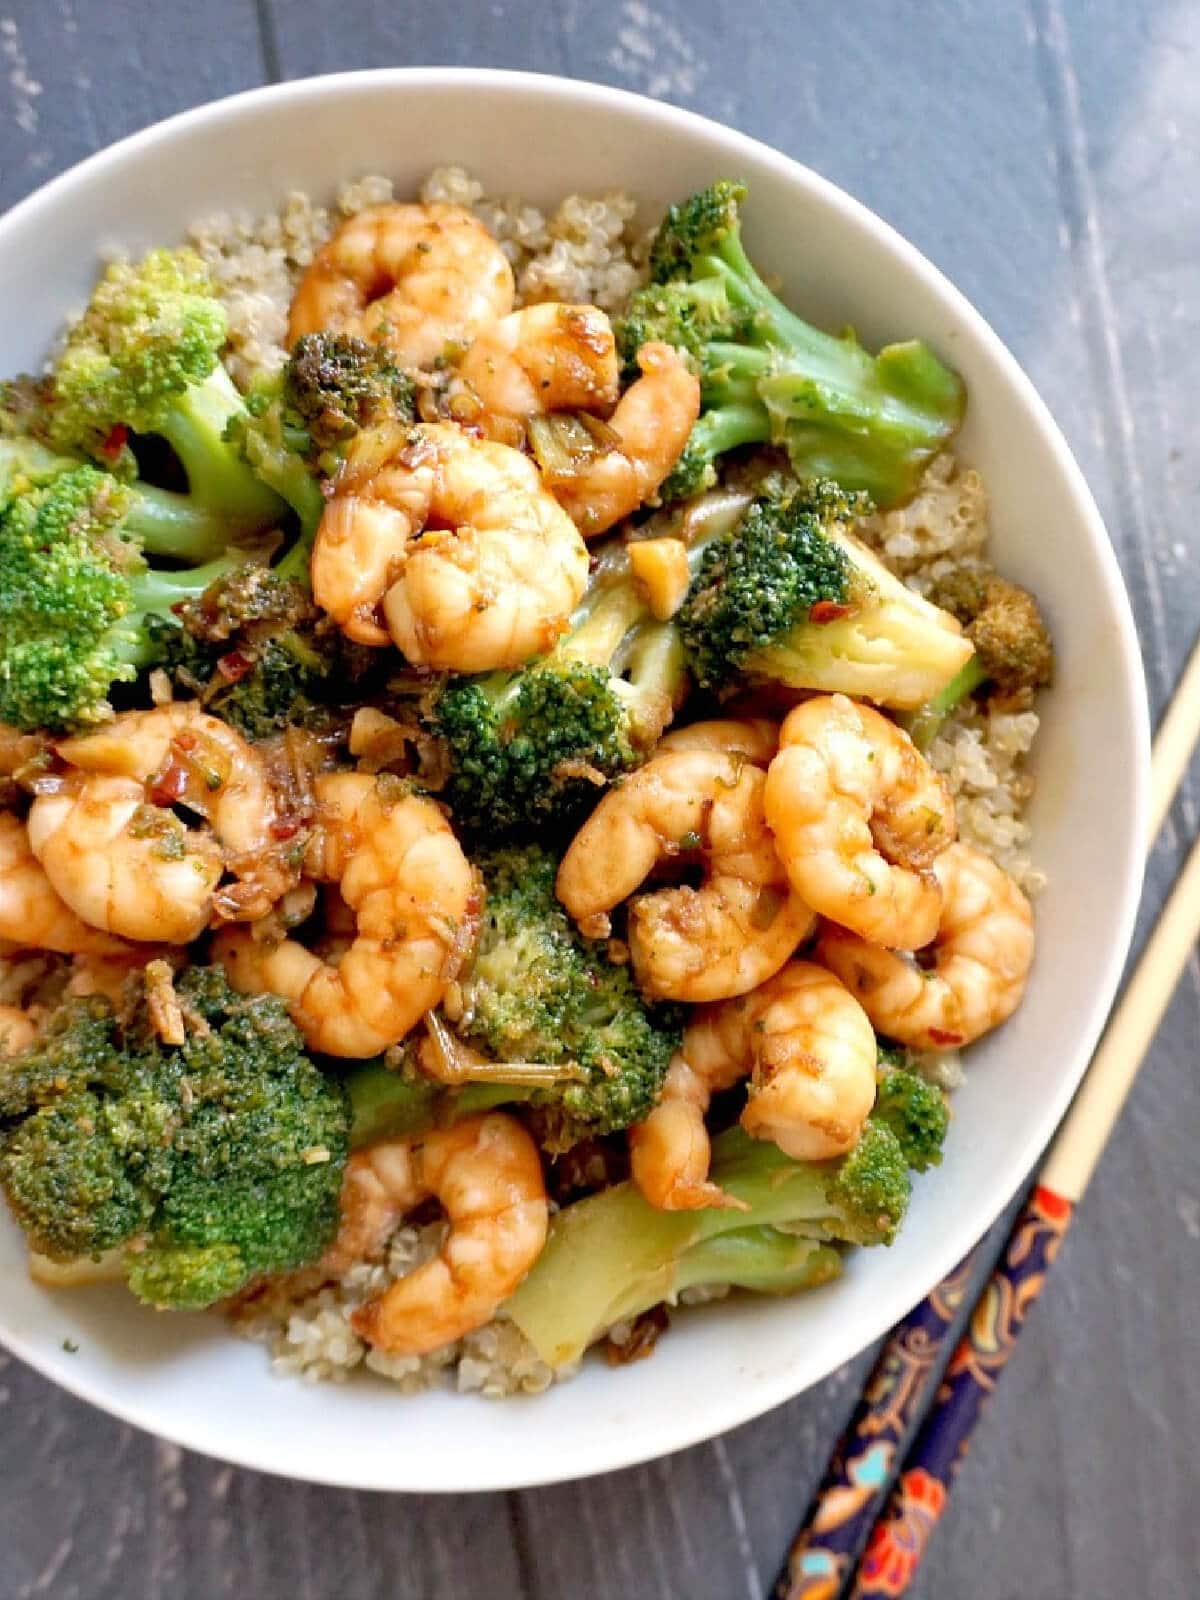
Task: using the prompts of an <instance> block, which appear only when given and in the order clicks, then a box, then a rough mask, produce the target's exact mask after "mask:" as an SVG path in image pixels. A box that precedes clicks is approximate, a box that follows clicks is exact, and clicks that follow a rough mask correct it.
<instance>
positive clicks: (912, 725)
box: [899, 653, 987, 750]
mask: <svg viewBox="0 0 1200 1600" xmlns="http://www.w3.org/2000/svg"><path fill="white" fill-rule="evenodd" d="M986 682H987V673H986V671H985V670H984V667H983V663H982V661H981V660H980V658H979V655H978V653H976V654H975V655H972V656H970V657H968V659H967V661H966V662H965V664H964V665H963V666H961V667H960V668H959V670H958V671H957V672H956V673H955V674H954V676H953V677H952V678H951V679H950V682H949V683H948V684H947V685H946V687H945V688H944V689H941V690H939V692H938V693H937V694H935V695H934V696H933V698H932V699H931V700H927V701H926V702H925V704H924V705H923V706H919V707H918V708H917V710H916V711H913V712H911V713H910V714H909V715H908V716H907V717H903V716H902V717H900V718H899V721H900V724H901V726H902V727H903V728H904V729H906V731H907V733H908V736H909V738H910V739H911V740H912V742H913V743H914V744H915V745H916V747H917V749H918V750H928V749H929V746H930V745H931V744H932V743H933V741H934V740H935V739H936V738H937V736H938V734H939V733H940V732H941V730H942V727H943V726H944V724H945V722H946V720H947V718H948V717H949V716H950V714H951V713H952V712H953V711H955V710H956V709H957V708H958V706H960V705H961V704H962V702H963V701H964V700H966V699H967V698H968V696H970V695H973V694H974V693H975V691H976V689H980V688H982V687H983V685H984V684H985V683H986Z"/></svg>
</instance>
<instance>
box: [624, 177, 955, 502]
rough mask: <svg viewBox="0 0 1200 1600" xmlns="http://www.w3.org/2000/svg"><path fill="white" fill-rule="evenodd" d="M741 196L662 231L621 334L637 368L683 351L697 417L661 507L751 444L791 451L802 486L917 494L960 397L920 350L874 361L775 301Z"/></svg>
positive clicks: (723, 198) (727, 192)
mask: <svg viewBox="0 0 1200 1600" xmlns="http://www.w3.org/2000/svg"><path fill="white" fill-rule="evenodd" d="M745 192H746V191H745V188H744V187H743V185H741V184H739V183H732V182H727V181H726V182H721V183H715V184H713V185H712V186H711V187H710V188H708V189H702V190H701V191H700V192H699V193H698V194H694V195H692V196H691V198H690V199H688V200H685V201H684V202H683V203H682V204H680V205H677V206H672V207H671V209H670V210H669V211H668V212H667V215H666V216H665V218H664V219H663V222H662V225H661V227H660V228H659V231H658V234H657V237H656V238H655V241H654V245H653V248H652V251H651V256H650V270H651V280H652V281H651V283H650V284H649V285H648V286H647V287H646V288H645V289H643V290H641V291H639V293H638V294H636V295H635V296H634V298H633V301H632V303H631V305H630V309H629V311H628V314H627V315H626V317H625V318H624V320H623V322H622V324H621V326H620V328H619V330H618V333H619V338H620V344H621V351H622V355H623V356H624V358H625V360H626V363H627V364H629V365H631V364H632V362H633V359H634V357H635V355H636V352H637V350H638V349H639V348H640V346H641V345H642V344H643V343H645V342H646V341H647V340H651V339H662V340H665V341H666V342H667V343H668V344H672V345H675V346H677V347H678V348H681V349H683V350H685V351H687V352H688V354H689V355H690V356H691V357H692V359H693V361H694V362H695V365H696V368H697V371H698V372H699V375H700V379H701V383H702V386H703V388H702V410H701V415H700V419H699V421H698V422H697V423H696V426H695V428H694V429H693V431H692V435H691V438H690V440H689V441H688V445H687V447H686V449H685V451H684V453H683V456H682V458H681V459H680V461H679V463H678V464H677V466H676V467H675V470H674V471H673V472H672V474H671V476H670V478H669V479H668V480H667V482H666V483H665V484H664V485H663V487H662V490H661V494H662V496H663V498H664V499H673V498H681V497H686V496H689V495H692V494H695V493H696V492H697V491H698V490H700V489H703V488H707V487H708V486H709V485H711V484H712V483H713V482H714V481H715V479H716V467H715V463H716V461H717V460H718V458H719V457H720V456H722V455H724V454H725V452H726V451H728V450H732V449H735V448H737V447H738V446H740V445H747V444H765V443H767V442H772V443H775V444H780V445H782V446H783V447H784V448H785V449H786V450H787V451H788V454H789V456H790V457H791V460H792V465H793V467H794V469H795V471H796V472H797V473H798V474H799V475H800V476H819V477H823V478H834V479H836V480H837V481H838V482H839V483H841V484H842V485H843V486H844V487H845V488H847V489H862V490H865V491H866V492H867V493H868V494H869V495H870V496H871V497H872V499H874V500H875V501H876V502H877V503H878V504H879V505H892V504H894V503H895V502H897V501H900V500H904V499H907V498H908V497H909V496H911V495H912V494H913V493H914V491H915V489H916V486H917V483H918V481H919V479H920V476H921V473H922V471H923V470H924V467H925V465H926V463H927V462H928V461H929V460H930V459H931V457H933V456H934V455H936V454H937V452H938V451H939V450H940V449H942V448H943V447H944V446H945V444H946V443H947V441H948V440H949V439H950V438H951V436H952V435H953V434H954V433H955V431H956V430H957V428H958V426H959V424H960V423H961V421H962V415H963V407H964V403H965V391H964V389H963V384H962V381H961V379H960V378H959V377H958V375H957V374H956V373H954V372H951V371H950V370H949V369H948V368H946V367H944V366H943V365H942V364H941V362H940V361H938V359H937V357H936V356H934V354H933V353H932V351H931V350H930V349H929V348H928V346H927V345H925V344H924V343H922V342H921V341H920V340H917V339H912V340H908V341H906V342H905V343H903V344H892V345H888V346H887V347H886V348H885V349H883V350H881V351H880V352H879V354H878V355H877V356H871V355H869V354H868V353H867V352H866V351H865V350H864V349H863V347H862V346H861V345H860V344H859V342H858V340H857V339H856V338H855V337H854V335H853V333H850V332H847V333H845V334H843V335H842V336H841V337H840V338H833V337H832V336H830V335H829V334H826V333H820V332H818V331H817V329H815V328H813V327H810V326H809V324H808V323H807V322H804V321H803V320H802V319H801V318H800V317H798V316H796V315H795V314H794V313H793V312H791V311H789V310H788V309H787V307H786V306H785V305H783V304H782V302H781V301H780V300H779V299H778V298H777V297H776V296H775V295H774V294H772V293H771V291H770V290H769V289H768V288H767V286H766V284H765V283H763V281H762V279H761V278H760V277H759V274H758V272H757V270H756V269H755V267H754V266H753V265H752V264H751V262H750V260H749V259H748V257H747V255H746V252H745V249H744V248H743V245H742V237H741V206H742V201H743V199H744V198H745Z"/></svg>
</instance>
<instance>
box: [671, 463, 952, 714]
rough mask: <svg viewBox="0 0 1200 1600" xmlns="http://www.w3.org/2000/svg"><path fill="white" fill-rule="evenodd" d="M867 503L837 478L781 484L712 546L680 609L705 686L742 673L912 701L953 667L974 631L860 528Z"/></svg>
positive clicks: (896, 702) (905, 704) (902, 705)
mask: <svg viewBox="0 0 1200 1600" xmlns="http://www.w3.org/2000/svg"><path fill="white" fill-rule="evenodd" d="M863 509H864V505H863V502H862V500H861V498H860V497H858V496H857V495H854V494H849V493H847V492H846V491H845V490H843V489H841V488H840V487H839V486H838V485H837V484H836V483H833V482H832V481H830V480H829V479H809V480H807V481H805V482H802V483H795V482H785V483H775V484H772V485H769V487H768V492H767V493H765V494H763V495H761V496H760V497H759V498H757V499H756V500H755V501H753V503H752V504H751V505H750V507H749V508H748V510H747V511H746V512H745V513H744V515H743V516H742V518H741V520H740V521H739V522H738V524H737V525H736V526H735V527H733V528H732V529H729V530H727V531H726V532H724V533H722V534H720V535H719V536H717V537H716V538H714V539H712V540H710V541H709V542H708V543H707V544H706V545H705V547H704V548H703V550H702V551H701V552H700V554H699V559H698V566H697V571H696V575H695V577H694V579H693V582H692V585H691V588H690V589H689V591H688V595H687V599H686V600H685V602H684V604H683V608H682V610H681V611H680V613H679V627H680V632H681V634H682V637H683V642H684V646H685V648H686V651H687V656H688V662H689V665H690V666H691V669H692V671H693V673H694V674H695V676H696V678H697V680H698V682H699V683H700V684H701V685H702V686H704V687H706V688H713V689H717V690H720V689H724V688H726V687H727V686H728V685H729V684H731V683H732V682H733V681H734V680H736V679H737V678H739V677H741V678H750V679H758V680H765V681H767V682H772V683H780V684H784V685H786V686H787V687H788V688H792V689H817V690H823V691H825V692H826V693H843V694H850V695H858V696H860V697H862V698H864V699H868V700H873V701H875V702H876V703H877V704H879V705H885V706H892V707H895V708H897V709H911V708H913V707H916V706H919V705H922V704H923V703H924V702H925V701H927V700H929V699H931V698H932V697H933V696H934V695H935V694H937V693H938V691H939V690H941V689H942V688H943V687H944V686H945V685H946V684H947V683H948V682H949V681H950V680H951V679H952V678H953V677H954V675H955V673H956V672H958V671H959V669H960V668H961V667H962V666H963V664H964V662H965V661H966V660H967V659H968V658H969V657H970V655H971V645H970V642H969V641H968V640H967V639H965V638H964V636H963V634H962V631H961V630H960V628H959V627H958V625H957V624H956V622H955V621H954V619H953V618H952V617H950V616H949V615H948V614H947V613H945V612H943V611H940V610H939V609H938V608H937V607H936V606H933V605H930V604H929V602H928V601H926V600H924V599H922V598H921V596H919V595H916V594H914V593H913V592H912V591H911V590H910V589H908V588H906V587H905V585H904V584H903V583H901V582H900V580H899V579H898V578H897V577H895V576H894V574H892V573H891V572H889V571H888V570H887V568H886V567H885V566H884V565H883V563H882V562H881V561H879V560H878V559H877V558H876V557H875V556H874V555H873V554H872V552H871V551H869V550H868V549H867V548H866V546H865V545H863V544H861V543H859V541H858V540H857V539H855V538H854V537H853V535H852V534H851V533H850V525H851V523H852V522H853V520H854V518H855V517H857V516H860V515H861V514H862V512H863Z"/></svg>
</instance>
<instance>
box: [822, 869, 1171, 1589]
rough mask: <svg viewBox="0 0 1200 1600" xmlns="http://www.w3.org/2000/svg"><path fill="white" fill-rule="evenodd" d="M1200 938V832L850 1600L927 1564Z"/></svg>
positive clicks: (894, 1584)
mask: <svg viewBox="0 0 1200 1600" xmlns="http://www.w3.org/2000/svg"><path fill="white" fill-rule="evenodd" d="M1198 939H1200V839H1198V840H1197V841H1196V842H1195V843H1194V844H1193V845H1192V848H1191V851H1190V853H1189V855H1188V858H1187V861H1186V863H1185V864H1184V868H1183V871H1182V872H1181V873H1180V875H1179V878H1178V881H1177V882H1176V884H1175V887H1174V889H1172V891H1171V894H1170V896H1169V898H1168V900H1167V903H1166V905H1165V907H1164V908H1163V912H1162V915H1161V916H1160V917H1159V920H1158V922H1157V924H1156V926H1155V928H1154V932H1153V933H1152V934H1151V935H1150V938H1149V939H1148V940H1147V942H1146V948H1145V950H1144V951H1143V953H1142V956H1141V959H1140V960H1139V962H1138V964H1137V967H1136V968H1135V970H1134V973H1133V976H1132V977H1131V978H1130V980H1129V982H1128V984H1127V985H1126V987H1125V992H1124V994H1123V995H1122V997H1121V1002H1120V1004H1119V1005H1118V1007H1117V1009H1116V1010H1115V1011H1114V1012H1113V1014H1112V1016H1111V1017H1110V1019H1109V1023H1108V1027H1107V1029H1106V1030H1105V1033H1104V1037H1103V1039H1101V1041H1100V1046H1099V1048H1098V1049H1097V1051H1096V1054H1095V1055H1094V1056H1093V1057H1092V1063H1091V1066H1090V1067H1089V1068H1088V1072H1087V1077H1086V1078H1085V1079H1084V1082H1083V1084H1082V1086H1081V1088H1080V1090H1079V1093H1078V1094H1077V1095H1076V1097H1075V1100H1074V1103H1073V1104H1072V1106H1071V1109H1070V1111H1069V1112H1068V1114H1067V1117H1066V1120H1065V1121H1064V1122H1063V1124H1062V1127H1061V1128H1060V1129H1059V1131H1058V1135H1057V1137H1056V1138H1055V1140H1054V1143H1053V1144H1052V1145H1051V1147H1050V1154H1049V1156H1048V1157H1047V1158H1046V1162H1045V1165H1044V1166H1043V1167H1042V1171H1041V1174H1040V1177H1039V1180H1038V1185H1037V1188H1036V1189H1035V1190H1034V1191H1033V1195H1032V1198H1031V1199H1030V1201H1029V1204H1028V1205H1027V1206H1026V1207H1025V1209H1024V1211H1023V1212H1022V1213H1021V1215H1020V1217H1019V1218H1018V1220H1017V1225H1016V1227H1015V1228H1014V1229H1013V1231H1012V1233H1011V1234H1010V1235H1009V1239H1008V1243H1007V1245H1006V1246H1005V1248H1004V1254H1003V1256H1002V1257H1001V1259H1000V1263H999V1265H998V1266H997V1268H996V1270H995V1271H994V1272H993V1273H992V1276H991V1278H990V1279H989V1280H988V1283H987V1287H986V1288H985V1289H984V1291H983V1294H982V1296H981V1297H980V1299H979V1301H978V1303H977V1304H976V1306H975V1309H974V1311H973V1312H972V1314H971V1321H970V1323H969V1325H968V1328H967V1331H966V1333H965V1334H964V1335H963V1337H962V1339H961V1340H960V1342H959V1344H958V1346H957V1347H956V1349H955V1351H954V1354H953V1355H952V1356H951V1358H950V1363H949V1365H948V1366H947V1368H946V1374H945V1377H944V1379H943V1381H942V1383H941V1386H940V1387H939V1389H938V1392H937V1395H936V1397H935V1399H934V1402H933V1406H932V1409H931V1410H930V1413H929V1415H928V1416H927V1417H926V1419H925V1422H924V1423H923V1424H922V1427H921V1430H920V1432H919V1433H918V1434H917V1437H916V1440H915V1442H914V1444H913V1446H912V1449H911V1450H910V1451H909V1453H908V1456H907V1458H906V1459H905V1462H904V1467H903V1470H902V1471H901V1473H900V1476H899V1478H898V1479H897V1482H896V1485H895V1487H894V1488H893V1491H892V1494H891V1497H890V1499H889V1501H888V1505H887V1509H886V1510H885V1511H884V1513H883V1516H882V1517H881V1518H880V1520H879V1525H878V1526H877V1527H876V1529H875V1531H874V1532H873V1533H872V1535H871V1540H870V1543H869V1544H868V1546H867V1550H866V1554H865V1555H864V1557H863V1561H862V1566H861V1568H860V1570H859V1576H858V1581H857V1583H856V1584H855V1586H854V1587H853V1589H852V1590H851V1600H882V1597H883V1596H888V1597H889V1600H894V1597H895V1596H897V1595H902V1594H903V1593H904V1592H905V1590H906V1589H907V1587H908V1585H909V1583H910V1582H911V1580H912V1576H913V1574H914V1573H915V1572H916V1570H917V1567H918V1566H919V1565H920V1561H921V1557H922V1556H923V1555H924V1553H925V1547H926V1545H927V1544H928V1542H929V1537H930V1535H931V1534H932V1532H933V1530H934V1528H935V1527H936V1526H937V1523H938V1520H939V1519H940V1517H941V1515H942V1513H943V1511H944V1510H945V1508H946V1501H947V1499H948V1498H949V1494H950V1488H951V1485H952V1484H953V1481H954V1478H955V1475H956V1474H957V1472H958V1469H959V1467H960V1466H961V1465H962V1461H963V1457H964V1456H965V1455H966V1451H967V1445H968V1443H969V1441H970V1437H971V1430H972V1429H973V1428H974V1426H975V1424H976V1423H977V1422H978V1420H979V1417H980V1413H981V1412H982V1410H983V1407H984V1404H985V1403H986V1401H987V1399H988V1398H989V1396H990V1395H991V1393H992V1391H993V1389H994V1388H995V1387H996V1382H997V1380H998V1379H999V1377H1000V1374H1001V1372H1002V1371H1003V1370H1004V1367H1005V1364H1006V1363H1007V1361H1008V1359H1009V1357H1010V1356H1011V1355H1012V1352H1013V1349H1014V1347H1015V1345H1016V1342H1017V1335H1018V1334H1019V1333H1020V1331H1021V1325H1022V1323H1023V1322H1024V1320H1025V1315H1026V1312H1027V1311H1028V1310H1029V1307H1030V1306H1031V1305H1032V1304H1033V1302H1034V1301H1035V1300H1036V1299H1037V1297H1038V1295H1039V1294H1040V1293H1041V1291H1042V1287H1043V1285H1044V1283H1045V1279H1046V1273H1047V1271H1048V1269H1049V1267H1050V1264H1051V1262H1052V1261H1053V1260H1054V1258H1055V1256H1056V1255H1057V1253H1058V1247H1059V1245H1060V1244H1061V1243H1062V1239H1063V1235H1064V1234H1065V1233H1066V1231H1067V1228H1068V1226H1069V1225H1070V1222H1071V1218H1072V1216H1073V1215H1074V1212H1075V1208H1076V1207H1077V1206H1078V1204H1079V1202H1080V1200H1081V1199H1082V1198H1083V1193H1084V1190H1085V1189H1086V1188H1087V1185H1088V1180H1089V1179H1090V1178H1091V1175H1092V1173H1093V1172H1094V1171H1095V1167H1096V1163H1097V1161H1098V1160H1099V1159H1100V1155H1101V1152H1102V1151H1103V1149H1104V1145H1105V1142H1106V1140H1107V1138H1108V1135H1109V1134H1110V1133H1111V1132H1112V1129H1113V1127H1114V1126H1115V1124H1116V1120H1117V1117H1118V1116H1119V1114H1120V1111H1121V1107H1122V1106H1123V1105H1124V1103H1125V1097H1126V1095H1127V1094H1128V1093H1129V1090H1130V1088H1131V1087H1132V1084H1133V1080H1134V1077H1135V1076H1136V1074H1137V1070H1138V1068H1139V1067H1140V1066H1141V1064H1142V1062H1143V1060H1144V1059H1145V1057H1146V1053H1147V1051H1148V1050H1149V1048H1150V1044H1151V1042H1152V1040H1153V1038H1154V1035H1155V1034H1156V1033H1157V1031H1158V1025H1159V1023H1160V1022H1161V1021H1162V1017H1163V1013H1164V1012H1165V1011H1166V1009H1167V1005H1168V1003H1169V1002H1170V999H1171V996H1172V995H1173V994H1174V992H1175V986H1176V984H1177V983H1178V982H1179V979H1180V976H1181V975H1182V973H1183V969H1184V966H1185V965H1186V963H1187V961H1188V958H1189V957H1190V956H1191V955H1192V953H1193V952H1194V950H1195V948H1196V941H1197V940H1198Z"/></svg>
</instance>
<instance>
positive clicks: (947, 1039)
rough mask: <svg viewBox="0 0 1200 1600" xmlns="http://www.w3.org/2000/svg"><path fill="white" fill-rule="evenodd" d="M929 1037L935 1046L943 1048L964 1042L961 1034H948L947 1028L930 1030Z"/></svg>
mask: <svg viewBox="0 0 1200 1600" xmlns="http://www.w3.org/2000/svg"><path fill="white" fill-rule="evenodd" d="M929 1037H930V1038H931V1039H932V1040H933V1042H934V1044H936V1045H942V1046H950V1045H956V1044H961V1043H962V1042H963V1036H962V1034H961V1033H948V1032H947V1031H946V1029H945V1028H930V1030H929Z"/></svg>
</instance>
